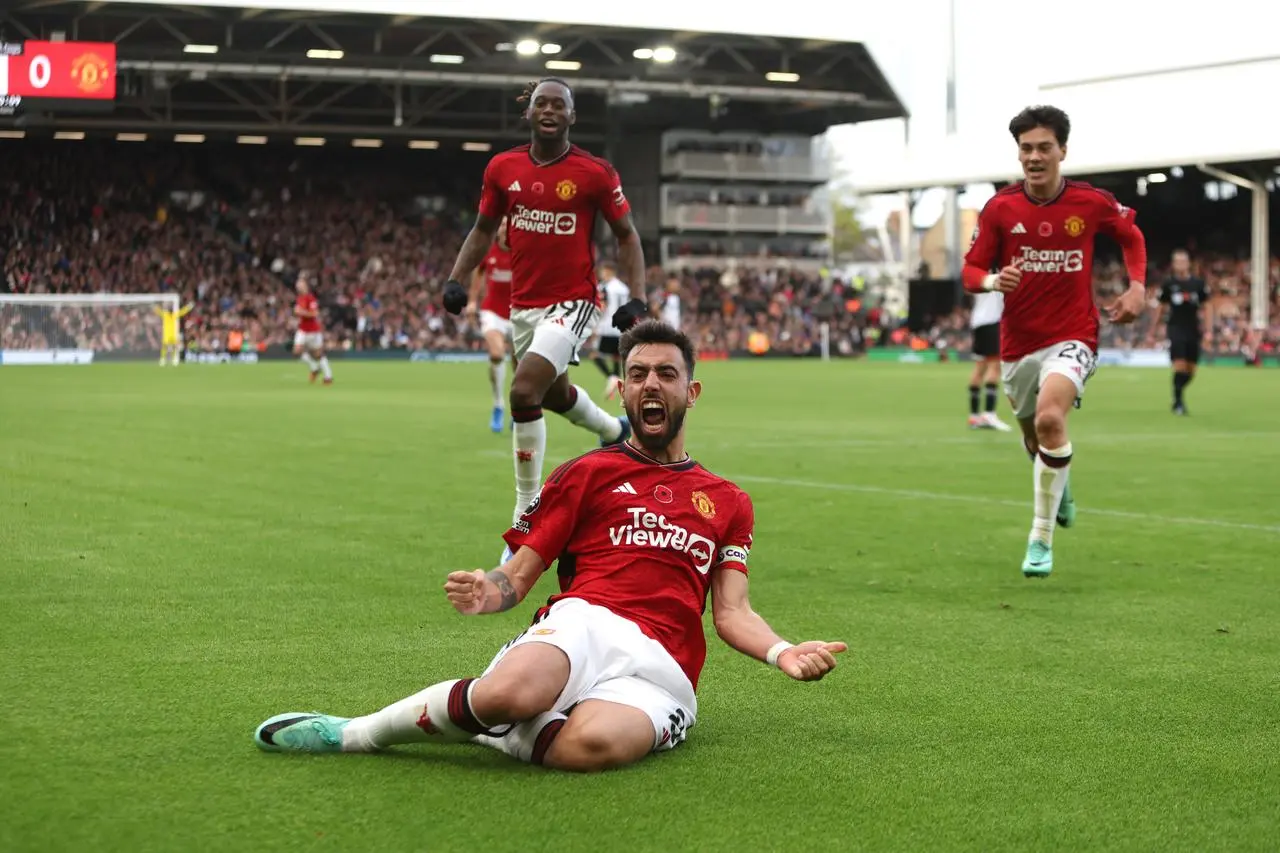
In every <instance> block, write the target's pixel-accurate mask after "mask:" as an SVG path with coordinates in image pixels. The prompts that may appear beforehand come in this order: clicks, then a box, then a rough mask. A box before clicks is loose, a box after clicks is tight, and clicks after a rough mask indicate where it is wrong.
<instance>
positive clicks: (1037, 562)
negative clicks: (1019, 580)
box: [1022, 539, 1053, 578]
mask: <svg viewBox="0 0 1280 853" xmlns="http://www.w3.org/2000/svg"><path fill="white" fill-rule="evenodd" d="M1052 571H1053V548H1051V547H1050V546H1048V545H1046V544H1044V543H1043V542H1041V541H1040V540H1039V539H1032V540H1031V541H1030V542H1028V543H1027V556H1026V558H1025V559H1023V561H1022V576H1023V577H1027V578H1047V577H1049V573H1050V572H1052Z"/></svg>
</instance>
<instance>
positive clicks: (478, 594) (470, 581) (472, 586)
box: [444, 569, 489, 616]
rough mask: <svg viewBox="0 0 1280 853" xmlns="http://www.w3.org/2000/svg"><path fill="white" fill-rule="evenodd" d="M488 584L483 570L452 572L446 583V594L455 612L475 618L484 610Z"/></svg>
mask: <svg viewBox="0 0 1280 853" xmlns="http://www.w3.org/2000/svg"><path fill="white" fill-rule="evenodd" d="M488 583H489V581H488V580H486V579H485V576H484V570H483V569H476V570H475V571H474V572H450V573H449V577H448V579H446V580H445V582H444V594H445V595H446V596H447V597H448V599H449V603H450V604H452V605H453V609H454V610H456V611H458V612H459V613H461V614H463V615H464V616H473V615H475V614H476V613H479V612H480V611H481V610H483V609H484V597H485V585H486V584H488Z"/></svg>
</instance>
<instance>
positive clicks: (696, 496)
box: [692, 492, 716, 519]
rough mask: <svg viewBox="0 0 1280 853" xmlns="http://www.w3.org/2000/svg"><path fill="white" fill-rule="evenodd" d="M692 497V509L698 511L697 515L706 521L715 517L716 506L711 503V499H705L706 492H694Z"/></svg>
mask: <svg viewBox="0 0 1280 853" xmlns="http://www.w3.org/2000/svg"><path fill="white" fill-rule="evenodd" d="M692 497H693V508H694V509H696V510H697V511H698V515H700V516H702V517H703V518H706V519H712V518H715V517H716V505H715V504H714V503H713V502H712V501H711V498H709V497H707V493H706V492H694V493H693V495H692Z"/></svg>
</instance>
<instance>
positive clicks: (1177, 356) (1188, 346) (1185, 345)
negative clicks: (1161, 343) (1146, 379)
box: [1169, 336, 1200, 364]
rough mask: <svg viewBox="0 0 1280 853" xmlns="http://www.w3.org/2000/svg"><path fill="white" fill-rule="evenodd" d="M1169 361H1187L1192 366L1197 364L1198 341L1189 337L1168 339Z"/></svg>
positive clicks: (1198, 361) (1198, 359)
mask: <svg viewBox="0 0 1280 853" xmlns="http://www.w3.org/2000/svg"><path fill="white" fill-rule="evenodd" d="M1169 359H1170V360H1171V361H1189V362H1191V363H1192V364H1199V363H1200V339H1199V338H1193V337H1190V336H1187V337H1176V338H1170V339H1169Z"/></svg>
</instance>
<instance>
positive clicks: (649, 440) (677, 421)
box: [627, 406, 686, 453]
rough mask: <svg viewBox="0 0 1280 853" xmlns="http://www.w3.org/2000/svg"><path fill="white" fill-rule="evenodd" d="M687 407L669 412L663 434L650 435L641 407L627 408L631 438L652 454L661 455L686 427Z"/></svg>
mask: <svg viewBox="0 0 1280 853" xmlns="http://www.w3.org/2000/svg"><path fill="white" fill-rule="evenodd" d="M685 411H686V408H685V407H683V406H682V407H680V408H679V409H674V410H668V411H667V420H666V423H665V425H664V426H663V429H662V432H655V433H650V432H646V431H645V429H644V418H643V417H641V411H640V408H639V406H636V407H634V408H633V407H631V406H628V407H627V420H629V421H630V422H631V436H632V438H634V439H635V440H636V442H637V443H638V444H639V445H640V446H641V447H643V448H644V449H645V450H648V451H649V452H650V453H659V452H661V451H664V450H666V449H667V447H669V446H670V445H671V442H673V441H675V438H676V436H677V435H679V434H680V430H681V429H682V428H683V427H684V416H685Z"/></svg>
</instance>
